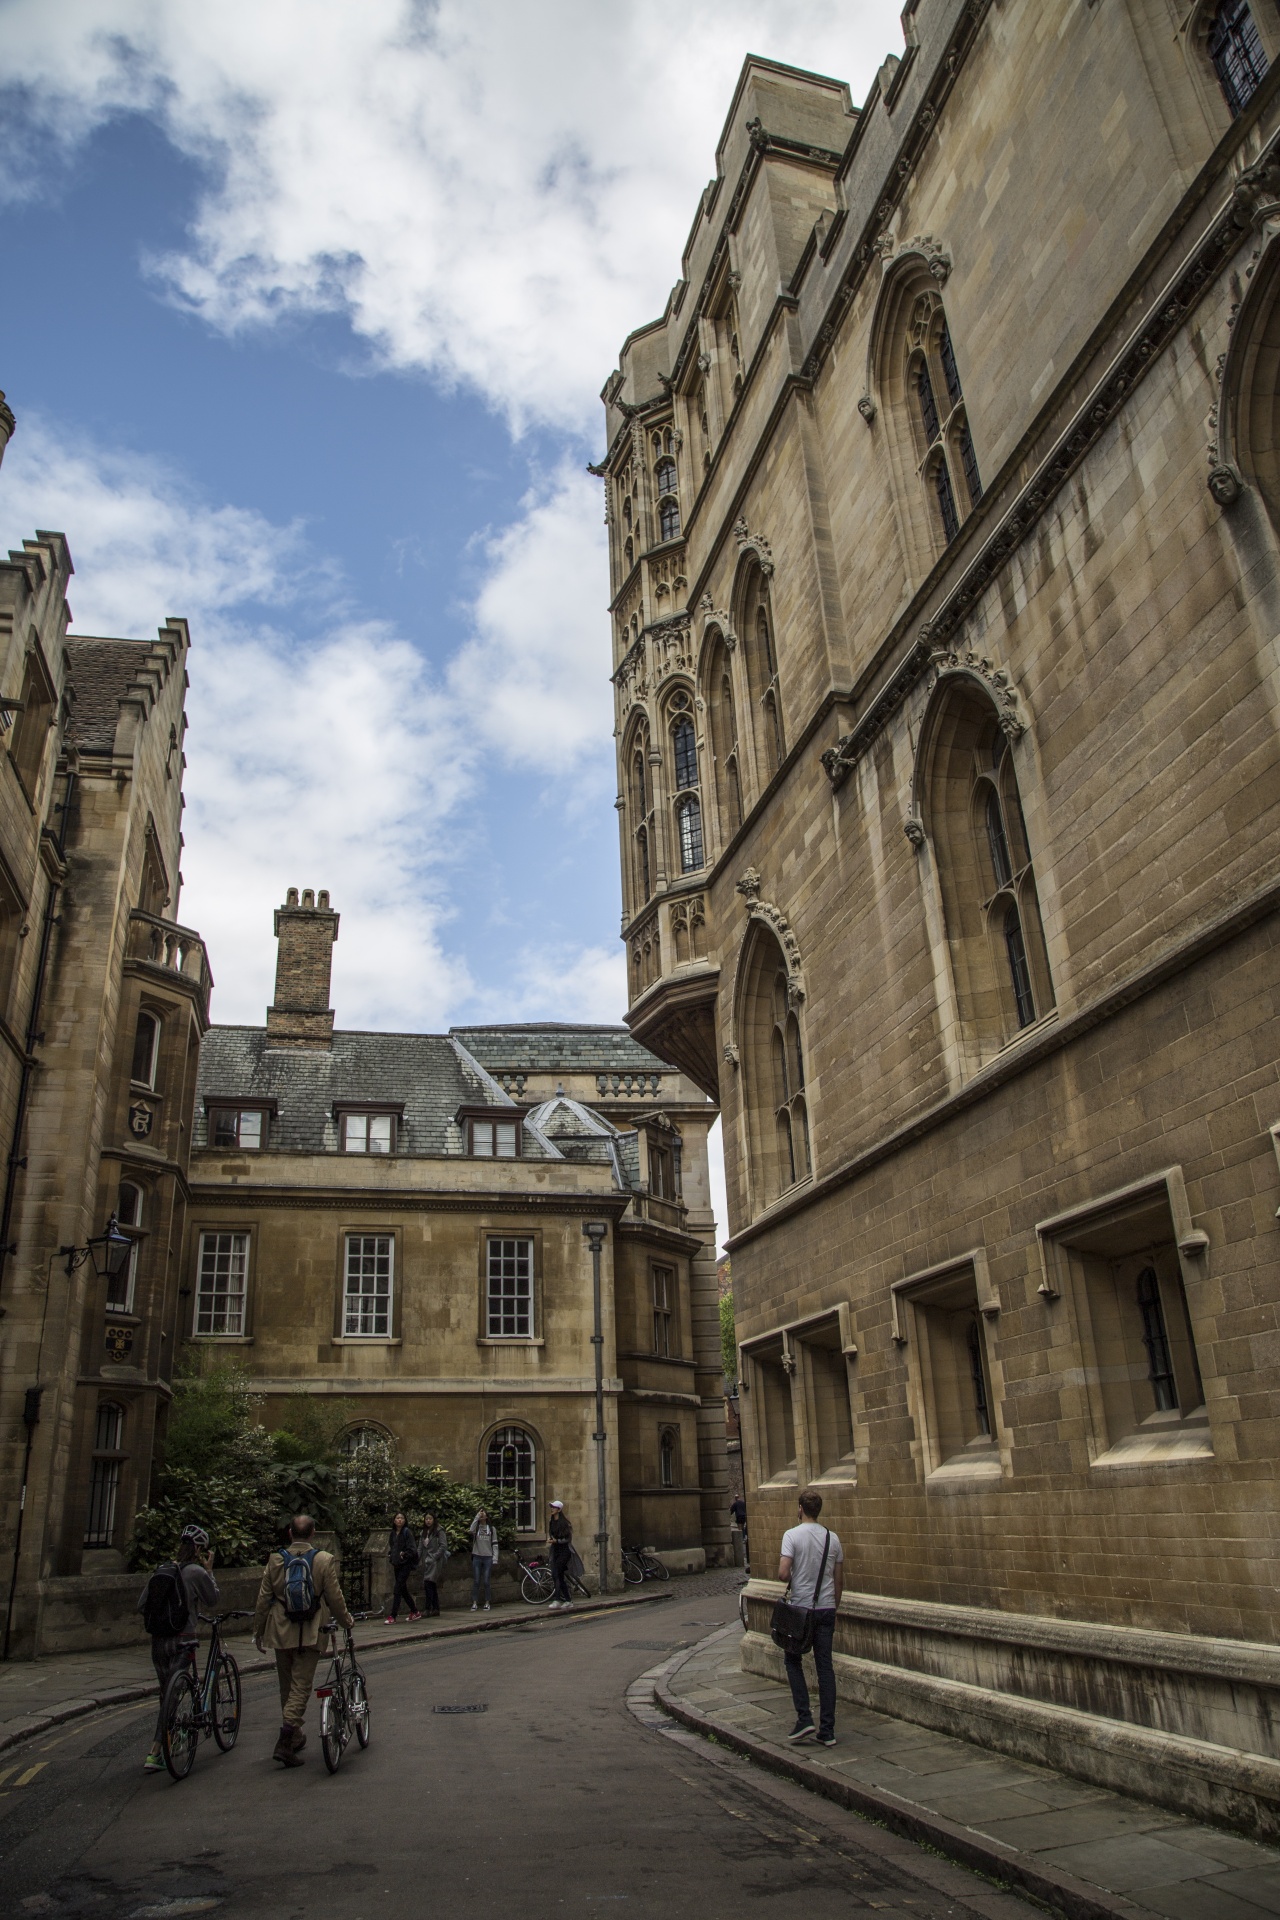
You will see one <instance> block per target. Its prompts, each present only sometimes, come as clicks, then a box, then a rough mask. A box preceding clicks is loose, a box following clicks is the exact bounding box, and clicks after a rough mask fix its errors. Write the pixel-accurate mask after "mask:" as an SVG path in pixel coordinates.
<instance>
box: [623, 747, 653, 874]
mask: <svg viewBox="0 0 1280 1920" xmlns="http://www.w3.org/2000/svg"><path fill="white" fill-rule="evenodd" d="M630 786H631V791H630V795H629V799H630V808H631V834H632V867H631V878H632V890H633V902H632V904H633V910H638V909H639V908H641V907H642V906H644V904H645V902H646V901H647V900H648V899H649V896H650V895H651V894H652V892H653V873H652V866H651V851H652V841H653V782H652V781H651V780H650V778H649V730H648V728H647V727H644V726H641V727H638V728H637V729H636V732H635V734H634V735H633V737H632V747H631V755H630Z"/></svg>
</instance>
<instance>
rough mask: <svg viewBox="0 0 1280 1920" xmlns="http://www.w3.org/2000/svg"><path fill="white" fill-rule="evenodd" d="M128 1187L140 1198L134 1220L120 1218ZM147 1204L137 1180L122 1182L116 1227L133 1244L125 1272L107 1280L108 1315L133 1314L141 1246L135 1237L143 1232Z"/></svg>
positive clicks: (117, 1205)
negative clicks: (121, 1206) (144, 1212)
mask: <svg viewBox="0 0 1280 1920" xmlns="http://www.w3.org/2000/svg"><path fill="white" fill-rule="evenodd" d="M126 1187H128V1188H129V1189H130V1191H131V1192H133V1193H136V1194H137V1196H138V1213H137V1218H136V1219H134V1220H122V1219H121V1218H120V1201H119V1196H120V1194H122V1193H123V1192H124V1190H125V1188H126ZM145 1204H146V1194H145V1193H144V1191H143V1189H142V1188H141V1187H140V1186H139V1185H138V1183H137V1181H136V1180H122V1181H121V1182H120V1185H119V1187H118V1189H117V1197H116V1225H117V1226H118V1227H119V1229H120V1231H121V1232H122V1233H124V1234H127V1235H128V1237H129V1239H130V1240H131V1241H132V1242H133V1244H132V1246H131V1247H130V1249H129V1258H128V1260H127V1261H126V1262H125V1265H124V1269H123V1271H122V1272H121V1273H118V1274H117V1275H116V1277H115V1279H114V1280H112V1279H110V1278H108V1280H107V1300H106V1308H107V1312H108V1313H132V1312H133V1300H134V1293H135V1290H136V1288H137V1283H138V1250H139V1246H140V1244H141V1242H140V1241H139V1240H137V1239H134V1235H135V1234H140V1233H141V1231H142V1209H143V1207H144V1206H145ZM115 1294H119V1295H120V1298H118V1299H115V1298H113V1297H112V1296H113V1295H115Z"/></svg>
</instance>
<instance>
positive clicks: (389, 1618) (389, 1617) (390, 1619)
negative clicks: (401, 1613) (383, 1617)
mask: <svg viewBox="0 0 1280 1920" xmlns="http://www.w3.org/2000/svg"><path fill="white" fill-rule="evenodd" d="M395 1623H396V1617H395V1615H394V1613H389V1614H388V1615H387V1625H388V1626H389V1627H394V1625H395Z"/></svg>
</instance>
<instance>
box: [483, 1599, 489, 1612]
mask: <svg viewBox="0 0 1280 1920" xmlns="http://www.w3.org/2000/svg"><path fill="white" fill-rule="evenodd" d="M484 1611H485V1613H488V1611H489V1602H488V1601H487V1600H486V1601H485V1603H484Z"/></svg>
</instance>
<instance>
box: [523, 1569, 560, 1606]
mask: <svg viewBox="0 0 1280 1920" xmlns="http://www.w3.org/2000/svg"><path fill="white" fill-rule="evenodd" d="M551 1591H552V1587H551V1575H550V1574H549V1573H548V1572H547V1570H546V1568H545V1567H529V1568H528V1569H527V1570H526V1572H525V1576H524V1579H523V1580H522V1581H521V1582H520V1597H521V1599H523V1600H527V1601H528V1603H529V1605H530V1606H531V1607H536V1606H537V1604H538V1602H539V1601H540V1600H549V1599H550V1598H551Z"/></svg>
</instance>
